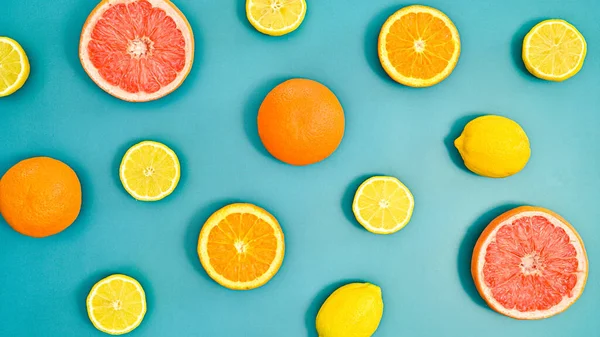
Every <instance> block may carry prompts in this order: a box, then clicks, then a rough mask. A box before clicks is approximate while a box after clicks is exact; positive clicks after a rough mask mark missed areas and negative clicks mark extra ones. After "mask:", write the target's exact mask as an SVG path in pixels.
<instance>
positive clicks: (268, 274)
mask: <svg viewBox="0 0 600 337" xmlns="http://www.w3.org/2000/svg"><path fill="white" fill-rule="evenodd" d="M284 254H285V243H284V237H283V232H282V230H281V227H280V226H279V223H278V222H277V219H275V217H273V216H272V215H271V214H270V213H269V212H267V211H265V210H264V209H262V208H260V207H258V206H255V205H251V204H232V205H229V206H225V207H223V208H222V209H220V210H219V211H217V212H215V213H214V214H213V215H211V216H210V218H209V219H208V220H207V221H206V223H205V224H204V227H202V230H201V231H200V237H199V239H198V256H199V257H200V262H201V263H202V266H203V267H204V269H205V270H206V272H207V274H208V275H209V276H210V277H211V278H212V279H213V280H215V281H216V282H217V283H219V284H220V285H222V286H224V287H226V288H229V289H234V290H249V289H254V288H258V287H261V286H263V285H264V284H266V283H267V282H268V281H269V280H270V279H271V278H273V276H275V274H276V273H277V271H278V270H279V267H281V263H282V262H283V256H284Z"/></svg>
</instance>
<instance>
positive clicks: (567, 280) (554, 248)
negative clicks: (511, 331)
mask: <svg viewBox="0 0 600 337" xmlns="http://www.w3.org/2000/svg"><path fill="white" fill-rule="evenodd" d="M471 273H472V274H473V279H474V281H475V286H476V287H477V290H478V291H479V294H480V295H481V296H482V297H483V299H484V300H485V301H486V302H487V304H488V305H489V306H490V307H491V308H492V309H494V310H495V311H497V312H499V313H501V314H503V315H506V316H509V317H512V318H516V319H542V318H548V317H550V316H554V315H556V314H559V313H561V312H563V311H565V310H566V309H567V308H568V307H569V306H571V305H572V304H573V303H575V301H577V299H578V298H579V297H580V296H581V294H582V293H583V288H584V287H585V282H586V280H587V275H588V260H587V256H586V252H585V248H584V246H583V241H582V240H581V237H580V236H579V234H577V232H576V231H575V228H573V227H572V226H571V225H570V224H569V223H568V222H567V221H566V220H565V219H563V218H562V217H560V216H559V215H558V214H556V213H554V212H552V211H549V210H547V209H544V208H541V207H529V206H524V207H518V208H515V209H513V210H511V211H508V212H506V213H504V214H502V215H500V216H499V217H497V218H496V219H495V220H494V221H492V222H491V223H490V224H489V225H488V227H487V228H486V229H485V230H484V231H483V234H481V236H480V237H479V240H478V241H477V244H476V245H475V250H474V251H473V259H472V262H471Z"/></svg>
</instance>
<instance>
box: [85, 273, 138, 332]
mask: <svg viewBox="0 0 600 337" xmlns="http://www.w3.org/2000/svg"><path fill="white" fill-rule="evenodd" d="M86 305H87V311H88V316H89V318H90V320H91V321H92V324H94V326H95V327H96V329H98V330H100V331H102V332H105V333H107V334H110V335H123V334H126V333H128V332H131V331H133V330H134V329H135V328H137V327H138V326H139V325H140V323H142V320H143V319H144V315H145V314H146V294H145V293H144V289H143V288H142V286H141V285H140V283H139V282H138V281H136V280H134V279H133V278H131V277H129V276H125V275H120V274H115V275H111V276H109V277H107V278H105V279H103V280H101V281H100V282H98V283H96V284H95V285H94V286H93V287H92V290H91V291H90V294H89V295H88V297H87V302H86Z"/></svg>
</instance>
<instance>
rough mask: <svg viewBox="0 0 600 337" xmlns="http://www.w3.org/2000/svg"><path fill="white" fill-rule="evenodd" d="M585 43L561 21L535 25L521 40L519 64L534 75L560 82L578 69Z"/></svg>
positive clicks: (582, 59) (570, 27)
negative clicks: (520, 61) (521, 56)
mask: <svg viewBox="0 0 600 337" xmlns="http://www.w3.org/2000/svg"><path fill="white" fill-rule="evenodd" d="M586 53H587V44H586V42H585V39H584V38H583V35H581V33H580V32H579V31H578V30H577V28H575V27H574V26H573V25H571V24H570V23H568V22H566V21H564V20H546V21H542V22H540V23H539V24H537V25H536V26H535V27H533V29H531V31H530V32H529V33H528V34H527V36H525V40H524V41H523V62H525V67H526V68H527V70H529V72H530V73H532V74H533V75H534V76H536V77H539V78H541V79H544V80H548V81H556V82H561V81H564V80H566V79H568V78H570V77H572V76H575V74H577V73H578V72H579V70H581V67H582V66H583V61H584V60H585V55H586Z"/></svg>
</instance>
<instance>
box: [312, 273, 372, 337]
mask: <svg viewBox="0 0 600 337" xmlns="http://www.w3.org/2000/svg"><path fill="white" fill-rule="evenodd" d="M382 315H383V299H382V298H381V288H379V287H378V286H376V285H373V284H370V283H351V284H347V285H345V286H343V287H341V288H339V289H337V290H336V291H334V292H333V294H331V295H330V296H329V298H327V300H326V301H325V303H323V306H321V309H320V310H319V313H318V314H317V332H318V334H319V337H370V336H372V335H373V334H374V333H375V331H376V330H377V327H378V326H379V322H381V316H382Z"/></svg>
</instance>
